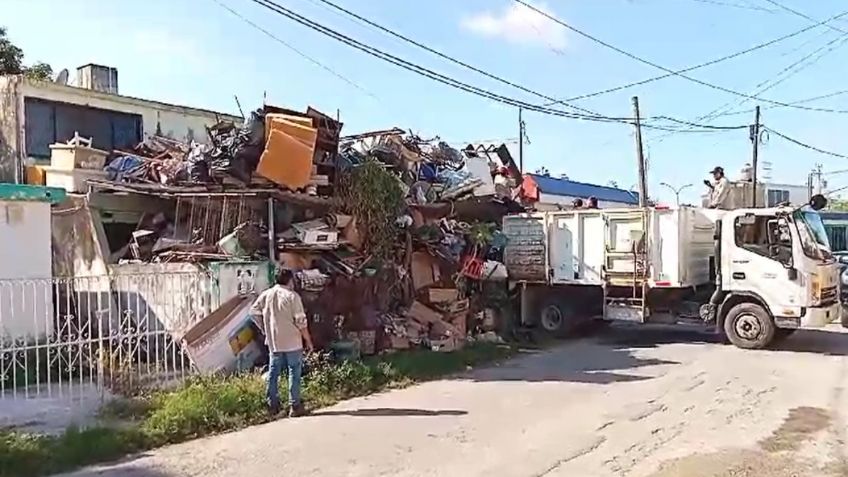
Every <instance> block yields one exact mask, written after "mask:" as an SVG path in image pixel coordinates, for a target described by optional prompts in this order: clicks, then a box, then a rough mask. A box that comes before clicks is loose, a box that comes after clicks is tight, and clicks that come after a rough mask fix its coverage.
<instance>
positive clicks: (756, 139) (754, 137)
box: [750, 106, 760, 207]
mask: <svg viewBox="0 0 848 477" xmlns="http://www.w3.org/2000/svg"><path fill="white" fill-rule="evenodd" d="M750 132H751V142H752V143H754V153H753V154H754V157H753V160H752V161H751V167H752V168H753V169H754V171H753V172H754V174H753V179H754V180H753V184H752V187H751V193H752V194H751V195H752V197H751V207H757V169H758V165H757V158H758V157H757V156H758V155H759V152H760V151H759V146H760V107H759V106H757V107H756V108H754V124H753V125H752V126H751V129H750Z"/></svg>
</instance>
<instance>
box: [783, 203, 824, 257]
mask: <svg viewBox="0 0 848 477" xmlns="http://www.w3.org/2000/svg"><path fill="white" fill-rule="evenodd" d="M792 218H793V219H795V223H796V224H797V225H798V233H799V234H800V236H801V245H802V246H803V248H804V254H805V255H806V256H808V257H810V258H817V259H824V260H829V259H831V258H833V253H832V252H831V250H830V242H828V240H827V232H826V231H825V228H824V223H823V222H822V219H821V216H820V215H819V213H818V212H816V211H815V210H813V209H812V208H810V206H804V207H802V208H800V209H798V210H796V211H795V212H794V213H793V214H792Z"/></svg>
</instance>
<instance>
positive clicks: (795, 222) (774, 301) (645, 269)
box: [503, 198, 848, 349]
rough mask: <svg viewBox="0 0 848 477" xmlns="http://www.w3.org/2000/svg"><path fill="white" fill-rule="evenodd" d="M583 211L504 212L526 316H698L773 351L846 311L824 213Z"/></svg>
mask: <svg viewBox="0 0 848 477" xmlns="http://www.w3.org/2000/svg"><path fill="white" fill-rule="evenodd" d="M821 200H823V198H821V199H820V200H818V201H811V204H810V205H806V206H804V207H801V208H792V207H776V208H762V209H761V208H756V209H737V210H731V211H720V210H711V209H703V208H694V207H686V206H685V207H679V208H660V207H653V208H643V209H608V210H573V211H560V212H546V213H533V214H521V215H514V216H508V217H505V218H504V223H503V225H504V227H503V229H504V233H505V234H506V235H507V237H508V238H509V245H508V246H507V247H506V250H505V262H506V265H507V270H508V271H509V274H510V280H511V282H512V284H514V285H516V286H519V287H521V311H522V313H521V314H522V321H523V322H524V323H526V324H535V325H539V326H540V327H541V328H543V329H545V330H547V331H549V332H551V333H555V334H558V335H563V334H567V333H569V332H570V331H571V330H572V329H573V328H574V327H576V326H578V325H580V324H581V323H584V322H585V321H587V320H589V319H603V320H606V321H616V320H620V321H629V322H635V323H690V324H698V325H701V326H709V327H713V328H714V329H717V330H718V331H723V332H724V333H725V334H726V335H727V338H728V339H729V340H730V341H731V342H732V343H733V344H734V345H736V346H738V347H740V348H750V349H757V348H764V347H766V346H768V345H769V344H771V343H772V342H774V341H775V340H776V339H780V338H783V337H786V336H788V335H789V334H791V333H792V332H793V331H794V330H796V329H798V328H802V327H811V328H815V327H822V326H825V325H827V324H829V323H831V322H832V321H834V320H837V319H838V318H839V316H840V313H839V308H840V307H839V294H838V282H839V280H840V273H841V269H840V264H839V263H838V262H837V261H836V260H835V258H834V257H833V254H832V253H831V252H830V248H829V245H828V241H827V235H826V233H825V230H824V226H823V224H822V221H821V218H820V216H819V214H818V212H817V210H819V209H821V208H822V203H821ZM846 288H848V287H846Z"/></svg>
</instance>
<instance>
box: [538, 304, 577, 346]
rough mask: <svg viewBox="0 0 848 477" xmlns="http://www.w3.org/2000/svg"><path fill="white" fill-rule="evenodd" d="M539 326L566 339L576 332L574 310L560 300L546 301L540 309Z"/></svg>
mask: <svg viewBox="0 0 848 477" xmlns="http://www.w3.org/2000/svg"><path fill="white" fill-rule="evenodd" d="M539 325H540V327H541V328H542V329H543V330H545V331H546V332H548V333H550V334H552V335H554V336H557V337H560V338H564V337H566V336H567V335H568V334H569V333H571V332H572V331H573V330H574V325H575V317H574V310H573V309H572V308H571V307H570V306H569V305H568V304H566V303H563V302H562V301H560V300H545V301H544V302H543V303H542V307H541V308H540V309H539Z"/></svg>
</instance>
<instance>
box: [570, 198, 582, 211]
mask: <svg viewBox="0 0 848 477" xmlns="http://www.w3.org/2000/svg"><path fill="white" fill-rule="evenodd" d="M571 207H573V208H575V209H582V208H583V199H579V198H578V199H574V200H572V201H571Z"/></svg>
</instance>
